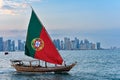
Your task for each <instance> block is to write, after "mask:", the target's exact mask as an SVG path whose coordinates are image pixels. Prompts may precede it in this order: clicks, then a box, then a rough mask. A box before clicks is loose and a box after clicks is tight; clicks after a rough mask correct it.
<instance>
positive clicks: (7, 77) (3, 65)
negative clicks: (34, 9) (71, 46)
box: [0, 50, 120, 80]
mask: <svg viewBox="0 0 120 80" xmlns="http://www.w3.org/2000/svg"><path fill="white" fill-rule="evenodd" d="M59 52H60V54H61V56H62V57H63V59H64V60H65V61H66V64H71V63H73V62H75V61H77V65H76V66H75V67H74V68H73V69H72V70H71V71H70V72H69V73H68V74H54V73H28V72H16V70H15V69H14V68H13V67H11V63H10V59H32V58H30V57H27V56H25V55H24V52H9V54H8V55H4V52H0V80H120V50H78V51H76V50H74V51H59Z"/></svg>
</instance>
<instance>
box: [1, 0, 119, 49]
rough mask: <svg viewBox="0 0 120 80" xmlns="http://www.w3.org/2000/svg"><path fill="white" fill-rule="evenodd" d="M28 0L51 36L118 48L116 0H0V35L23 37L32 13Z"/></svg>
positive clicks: (117, 5) (117, 8) (117, 6)
mask: <svg viewBox="0 0 120 80" xmlns="http://www.w3.org/2000/svg"><path fill="white" fill-rule="evenodd" d="M28 3H29V4H30V5H31V6H32V7H33V9H34V10H35V12H36V14H37V15H38V17H39V18H40V20H41V22H42V23H43V25H44V26H45V28H46V29H47V31H48V32H49V33H50V36H51V37H52V38H55V37H57V38H58V37H62V38H63V37H64V35H65V36H68V37H70V36H71V37H72V36H76V37H79V38H80V39H84V38H87V39H90V40H91V41H99V42H101V43H102V44H103V46H105V47H109V46H116V47H120V37H119V36H120V33H119V31H120V23H119V22H120V11H119V10H120V1H119V0H100V1H99V0H97V1H96V0H90V1H89V0H76V1H74V0H0V16H1V18H0V31H1V32H2V33H0V35H2V34H3V35H4V36H5V37H11V38H13V39H14V38H15V39H20V38H25V35H26V32H23V31H26V30H27V26H28V23H29V18H30V15H31V8H30V6H29V5H28ZM4 30H8V31H7V33H4ZM9 31H10V32H9ZM57 32H59V33H57ZM63 33H64V34H63ZM17 36H18V37H17Z"/></svg>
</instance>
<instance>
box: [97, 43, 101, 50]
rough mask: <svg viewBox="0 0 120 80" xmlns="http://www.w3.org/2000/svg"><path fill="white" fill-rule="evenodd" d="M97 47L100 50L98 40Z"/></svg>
mask: <svg viewBox="0 0 120 80" xmlns="http://www.w3.org/2000/svg"><path fill="white" fill-rule="evenodd" d="M97 49H98V50H100V49H101V47H100V42H97Z"/></svg>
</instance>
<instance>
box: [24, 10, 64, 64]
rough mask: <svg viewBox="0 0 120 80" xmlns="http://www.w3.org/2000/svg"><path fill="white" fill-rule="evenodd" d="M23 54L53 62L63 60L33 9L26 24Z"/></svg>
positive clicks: (59, 62)
mask: <svg viewBox="0 0 120 80" xmlns="http://www.w3.org/2000/svg"><path fill="white" fill-rule="evenodd" d="M25 54H26V55H27V56H31V57H33V58H36V59H40V60H43V61H46V62H50V63H54V64H60V65H61V64H62V62H63V59H62V57H61V56H60V54H59V52H58V51H57V49H56V47H55V46H54V44H53V42H52V40H51V38H50V36H49V35H48V33H47V31H46V29H45V27H44V26H43V25H42V23H41V22H40V20H39V19H38V17H37V15H36V13H35V12H34V10H33V9H32V14H31V18H30V22H29V25H28V31H27V38H26V44H25Z"/></svg>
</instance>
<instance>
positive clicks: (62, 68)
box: [12, 63, 76, 73]
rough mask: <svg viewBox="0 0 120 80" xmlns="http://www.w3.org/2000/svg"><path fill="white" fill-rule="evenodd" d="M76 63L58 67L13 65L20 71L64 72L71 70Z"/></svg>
mask: <svg viewBox="0 0 120 80" xmlns="http://www.w3.org/2000/svg"><path fill="white" fill-rule="evenodd" d="M75 65H76V63H73V64H71V65H67V66H56V67H38V66H23V65H12V66H13V67H14V68H15V69H16V70H17V71H18V72H55V73H62V72H68V71H70V70H71V69H72V68H73V67H74V66H75Z"/></svg>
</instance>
